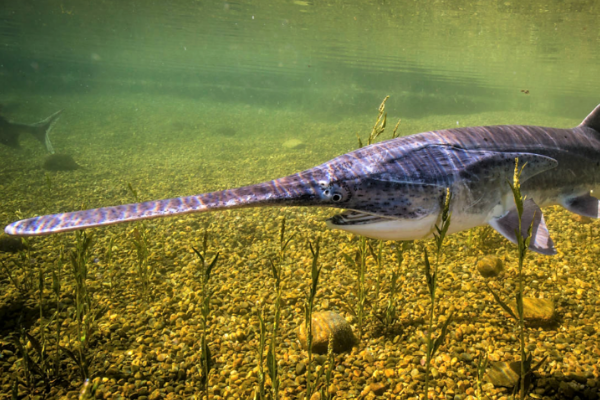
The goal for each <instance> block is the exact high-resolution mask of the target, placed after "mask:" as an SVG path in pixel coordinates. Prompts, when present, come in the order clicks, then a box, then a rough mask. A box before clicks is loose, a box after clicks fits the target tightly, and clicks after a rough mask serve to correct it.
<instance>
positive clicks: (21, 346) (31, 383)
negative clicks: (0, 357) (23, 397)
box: [9, 327, 50, 394]
mask: <svg viewBox="0 0 600 400" xmlns="http://www.w3.org/2000/svg"><path fill="white" fill-rule="evenodd" d="M9 340H10V342H11V343H12V344H13V346H14V347H15V349H16V350H17V354H18V356H19V358H18V360H17V362H16V365H15V366H16V367H17V371H21V373H22V376H23V379H24V383H25V386H26V387H27V388H28V389H29V392H30V393H33V391H34V390H35V388H36V387H37V383H38V381H40V380H41V381H43V382H44V386H45V387H46V390H48V389H49V388H50V377H49V371H48V368H47V363H45V362H43V359H44V357H45V349H44V348H43V347H42V345H41V344H40V343H39V342H38V340H37V339H36V338H34V337H33V336H32V335H30V334H29V333H27V332H26V331H25V328H23V327H21V329H20V332H19V334H18V335H13V336H11V337H10V338H9ZM30 348H31V349H32V350H33V351H32V352H30V350H29V349H30ZM18 380H19V379H18V378H17V382H15V383H18ZM15 390H16V392H17V394H18V386H17V388H16V389H15V388H14V387H13V392H14V391H15Z"/></svg>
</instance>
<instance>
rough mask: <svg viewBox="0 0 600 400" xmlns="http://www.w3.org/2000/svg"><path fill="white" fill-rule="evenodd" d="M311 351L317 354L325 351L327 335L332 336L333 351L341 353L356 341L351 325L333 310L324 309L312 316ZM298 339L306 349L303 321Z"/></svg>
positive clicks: (327, 340) (327, 341)
mask: <svg viewBox="0 0 600 400" xmlns="http://www.w3.org/2000/svg"><path fill="white" fill-rule="evenodd" d="M312 332H313V335H312V336H313V340H312V352H313V353H317V354H325V353H327V347H328V345H329V337H330V336H331V337H333V351H334V352H335V353H343V352H345V351H349V350H350V349H352V346H354V344H355V342H356V338H355V337H354V333H353V332H352V327H351V326H350V324H349V323H348V321H346V319H345V318H344V317H342V316H341V315H340V314H338V313H335V312H333V311H324V312H318V313H315V314H313V316H312ZM298 340H299V341H300V344H301V345H302V348H303V349H304V350H306V347H307V343H306V328H305V326H304V323H302V325H300V328H299V329H298Z"/></svg>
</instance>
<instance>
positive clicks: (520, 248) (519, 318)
mask: <svg viewBox="0 0 600 400" xmlns="http://www.w3.org/2000/svg"><path fill="white" fill-rule="evenodd" d="M525 166H526V164H525V165H523V166H522V167H521V168H519V159H518V158H516V159H515V171H514V175H513V182H512V183H511V182H508V184H509V186H510V189H511V191H512V194H513V199H514V202H515V207H516V209H517V217H518V226H517V228H516V229H515V235H516V240H517V256H518V258H519V263H518V268H517V288H518V289H517V293H516V295H515V300H516V302H515V303H516V307H515V308H516V311H517V312H516V313H515V312H514V311H513V310H512V309H511V307H509V306H508V304H507V303H506V302H504V301H503V300H502V299H501V298H500V296H498V294H496V293H495V292H494V291H493V290H492V288H491V287H490V286H489V285H488V286H487V287H488V290H489V291H490V293H491V294H492V296H493V297H494V300H495V301H496V302H497V303H498V304H499V305H500V306H501V307H502V309H504V311H506V312H507V313H508V315H510V316H511V317H512V318H513V319H514V320H515V321H516V322H517V329H518V331H519V350H520V356H521V361H520V362H521V367H520V371H519V382H518V384H517V386H515V390H517V387H518V391H519V394H520V398H521V399H522V400H523V399H525V396H526V395H527V393H528V392H529V386H530V383H531V378H532V376H533V372H535V370H537V369H538V368H539V367H540V366H541V365H542V364H543V363H544V361H545V360H546V358H547V356H546V357H544V358H543V359H542V360H541V361H540V362H539V363H538V364H536V365H535V366H533V367H532V361H533V356H532V354H531V353H527V350H526V346H525V312H524V309H523V294H524V282H523V281H524V277H523V266H524V263H525V257H526V256H527V251H528V250H529V243H530V242H531V232H532V230H533V224H534V223H535V216H534V218H532V221H531V224H530V225H529V227H528V228H527V233H526V234H525V235H523V233H522V232H523V230H522V229H523V226H522V219H523V210H524V206H523V203H524V201H525V197H524V196H523V195H522V194H521V174H522V173H523V169H524V168H525ZM486 285H487V283H486Z"/></svg>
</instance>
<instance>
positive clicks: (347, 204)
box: [5, 105, 600, 255]
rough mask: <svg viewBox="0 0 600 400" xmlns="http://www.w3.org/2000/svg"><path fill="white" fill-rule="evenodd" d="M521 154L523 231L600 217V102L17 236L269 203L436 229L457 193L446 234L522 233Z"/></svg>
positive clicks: (393, 231) (68, 218)
mask: <svg viewBox="0 0 600 400" xmlns="http://www.w3.org/2000/svg"><path fill="white" fill-rule="evenodd" d="M515 158H519V161H520V163H521V165H523V164H525V163H526V164H527V165H526V167H525V169H524V171H523V175H522V176H521V183H522V186H521V190H522V193H523V194H524V195H525V196H527V199H526V200H525V202H524V212H523V224H522V229H523V234H526V233H527V228H528V227H529V226H530V225H531V224H533V229H532V237H531V242H530V245H529V247H530V249H531V250H533V251H535V252H538V253H541V254H547V255H552V254H556V250H555V248H554V243H553V242H552V239H551V238H550V233H549V232H548V228H547V227H546V223H545V222H544V216H543V214H542V211H541V210H540V207H544V206H548V205H554V204H560V205H562V206H563V207H564V208H566V209H567V210H569V211H571V212H573V213H575V214H579V215H583V216H587V217H592V218H598V217H599V210H600V202H599V201H598V199H597V198H595V197H593V196H591V195H590V191H591V190H596V191H597V190H600V105H599V106H597V107H596V108H595V109H594V111H592V112H591V113H590V114H589V115H588V116H587V118H585V119H584V120H583V122H582V123H581V124H579V125H578V126H577V127H575V128H572V129H559V128H545V127H539V126H524V125H500V126H480V127H470V128H458V129H447V130H440V131H432V132H424V133H419V134H416V135H412V136H406V137H400V138H396V139H392V140H388V141H384V142H380V143H376V144H373V145H370V146H367V147H363V148H361V149H358V150H355V151H352V152H350V153H348V154H344V155H342V156H339V157H337V158H334V159H333V160H331V161H328V162H326V163H324V164H322V165H320V166H317V167H314V168H311V169H308V170H306V171H303V172H299V173H296V174H293V175H290V176H287V177H284V178H279V179H275V180H273V181H269V182H264V183H259V184H255V185H250V186H245V187H241V188H236V189H228V190H223V191H218V192H212V193H205V194H200V195H195V196H187V197H178V198H174V199H168V200H157V201H148V202H145V203H138V204H129V205H122V206H116V207H105V208H97V209H93V210H85V211H76V212H70V213H64V214H54V215H45V216H40V217H35V218H30V219H25V220H22V221H17V222H14V223H12V224H10V225H8V226H7V227H6V228H5V232H6V233H8V234H10V235H20V236H35V235H47V234H51V233H56V232H66V231H73V230H77V229H84V228H90V227H94V226H102V225H110V224H117V223H121V222H127V221H137V220H142V219H149V218H158V217H166V216H171V215H178V214H188V213H195V212H206V211H214V210H223V209H232V208H244V207H264V206H279V207H286V206H317V207H334V208H342V209H346V211H344V212H343V213H341V214H339V215H336V216H334V217H332V218H330V219H329V220H328V221H327V225H328V226H329V227H330V228H336V229H342V230H345V231H348V232H352V233H355V234H359V235H364V236H367V237H371V238H375V239H384V240H412V239H423V238H428V237H431V236H432V235H433V232H434V228H435V224H436V223H437V222H438V220H439V217H440V213H441V211H442V208H443V204H444V201H445V196H446V193H447V191H446V188H449V189H450V191H451V193H452V201H451V203H450V211H451V212H452V223H451V225H450V227H449V231H448V233H449V234H450V233H455V232H459V231H462V230H466V229H470V228H474V227H476V226H483V225H488V224H489V225H490V226H492V227H493V228H494V229H495V230H496V231H498V232H499V233H500V234H502V235H503V236H504V237H506V238H507V239H508V240H510V241H512V242H513V243H515V242H516V230H517V229H518V219H517V210H516V208H515V204H514V201H513V198H512V192H511V191H510V187H509V185H508V183H507V182H508V181H511V180H512V178H513V172H514V165H515Z"/></svg>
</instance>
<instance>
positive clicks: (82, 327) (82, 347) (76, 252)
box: [61, 232, 108, 381]
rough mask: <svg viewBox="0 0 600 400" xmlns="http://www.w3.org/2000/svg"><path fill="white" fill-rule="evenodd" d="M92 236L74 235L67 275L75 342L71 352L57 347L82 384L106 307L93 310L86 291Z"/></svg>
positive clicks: (85, 377) (89, 372)
mask: <svg viewBox="0 0 600 400" xmlns="http://www.w3.org/2000/svg"><path fill="white" fill-rule="evenodd" d="M93 243H94V240H93V236H92V235H88V234H86V233H85V232H83V233H82V232H76V233H75V248H74V249H72V250H71V251H70V253H69V260H70V264H71V276H72V278H73V281H74V288H75V321H76V323H77V326H76V341H75V346H74V348H73V349H69V348H66V347H61V351H62V352H64V353H65V354H66V355H67V356H68V357H69V358H70V359H71V360H72V361H73V362H74V363H75V364H76V365H77V367H78V369H79V372H80V374H81V378H82V380H83V381H85V380H86V379H88V378H89V377H90V375H91V371H90V366H91V364H92V362H93V357H92V358H90V347H91V344H92V341H93V339H94V337H95V336H96V334H97V331H98V320H99V319H100V318H101V317H102V316H103V315H104V314H105V313H106V311H107V310H108V308H107V307H96V306H95V304H93V302H92V297H91V295H90V292H89V290H88V276H89V269H88V268H89V264H90V253H91V249H92V245H93Z"/></svg>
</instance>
